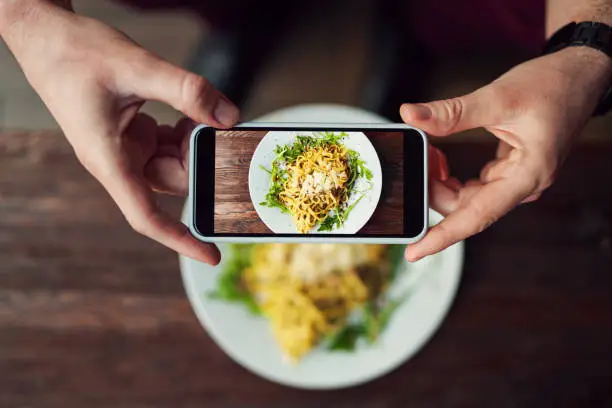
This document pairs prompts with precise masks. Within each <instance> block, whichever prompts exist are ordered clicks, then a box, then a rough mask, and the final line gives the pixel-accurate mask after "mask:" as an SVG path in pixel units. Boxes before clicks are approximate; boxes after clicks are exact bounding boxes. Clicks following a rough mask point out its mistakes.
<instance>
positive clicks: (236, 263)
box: [208, 244, 261, 314]
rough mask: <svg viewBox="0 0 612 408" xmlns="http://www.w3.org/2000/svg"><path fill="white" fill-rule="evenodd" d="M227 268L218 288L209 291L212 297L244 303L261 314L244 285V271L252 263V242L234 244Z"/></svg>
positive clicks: (221, 276) (252, 311)
mask: <svg viewBox="0 0 612 408" xmlns="http://www.w3.org/2000/svg"><path fill="white" fill-rule="evenodd" d="M230 248H231V252H232V253H231V255H230V257H229V260H228V262H227V264H226V265H225V269H224V270H223V271H222V272H221V274H220V275H219V278H218V280H217V289H216V290H215V291H212V292H209V293H208V297H209V298H211V299H219V300H225V301H228V302H234V303H243V304H244V305H245V306H246V307H247V308H248V309H249V311H250V312H251V313H253V314H260V313H261V311H260V310H259V307H258V306H257V303H256V302H255V300H254V299H253V297H252V296H251V294H250V293H249V292H248V291H247V290H246V289H245V288H244V287H243V285H242V272H243V271H244V269H245V268H247V267H249V266H250V264H251V251H252V248H253V245H252V244H234V245H232V246H231V247H230Z"/></svg>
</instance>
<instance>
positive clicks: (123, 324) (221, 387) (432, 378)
mask: <svg viewBox="0 0 612 408" xmlns="http://www.w3.org/2000/svg"><path fill="white" fill-rule="evenodd" d="M443 149H444V150H446V151H447V152H448V154H449V157H450V164H451V167H452V168H453V169H454V170H455V172H456V173H457V174H459V175H460V176H467V175H473V174H476V173H477V170H478V168H479V166H480V165H481V163H482V162H484V160H485V159H486V158H487V157H489V156H490V155H491V154H492V152H493V146H491V145H484V144H463V145H446V146H444V147H443ZM611 157H612V143H605V144H598V145H591V146H580V147H577V148H576V149H575V151H574V154H573V155H572V156H571V157H570V158H569V159H568V161H567V163H566V164H565V167H564V170H563V171H562V173H561V175H560V177H559V180H558V182H557V183H556V185H555V186H554V187H553V188H552V189H551V190H550V191H549V192H548V193H547V194H545V196H544V197H543V198H542V199H541V200H540V201H539V202H537V203H535V204H532V205H527V206H523V207H521V208H520V209H518V210H516V211H514V212H512V213H511V214H510V215H508V216H507V217H505V218H503V219H502V220H500V221H499V222H498V223H496V224H495V225H494V226H493V227H492V228H491V229H489V230H487V231H485V232H484V233H482V234H480V235H479V236H477V237H474V238H473V239H470V240H469V242H468V245H467V254H466V256H467V257H466V264H465V276H464V279H463V281H462V284H461V287H460V290H459V294H458V298H457V300H456V303H455V305H454V307H453V308H452V310H451V312H450V314H449V316H448V318H447V320H446V321H445V323H444V324H443V326H442V328H441V330H440V331H439V332H438V333H437V334H436V335H435V336H434V338H433V340H432V341H431V342H430V343H429V344H427V346H426V347H425V348H424V349H423V350H422V351H421V352H420V353H419V354H418V355H417V356H416V357H414V358H413V359H412V360H411V361H409V362H408V363H407V364H405V365H404V366H402V367H401V368H399V369H398V370H396V371H395V372H393V373H392V374H390V375H388V376H386V377H384V378H381V379H379V380H376V381H374V382H372V383H369V384H367V385H364V386H361V387H358V388H353V389H347V390H339V391H330V392H307V391H301V390H294V389H290V388H285V387H283V386H280V385H276V384H273V383H270V382H267V381H265V380H263V379H260V378H258V377H256V376H254V375H252V374H250V373H249V372H247V371H246V370H244V369H243V368H241V367H240V366H238V365H237V364H235V363H234V362H233V361H232V360H230V359H229V358H228V357H227V356H226V355H225V354H223V353H222V352H221V351H220V350H219V348H218V347H217V346H216V345H215V343H214V342H213V341H212V340H211V339H210V338H209V337H208V335H207V334H206V333H205V332H204V330H202V328H201V327H200V325H199V324H198V322H197V320H196V318H195V316H194V314H193V312H192V311H191V308H190V306H189V304H188V302H187V300H186V298H185V294H184V292H183V288H182V285H181V279H180V275H179V270H178V264H177V257H176V256H175V255H174V254H173V253H171V252H170V251H168V250H166V249H164V248H162V247H160V246H159V245H156V244H155V243H153V242H150V241H148V240H147V239H145V238H142V237H140V236H138V235H137V234H135V233H134V232H132V231H130V229H129V228H128V227H127V225H126V223H125V222H124V221H123V219H122V216H121V215H120V214H119V212H118V210H117V209H116V208H115V206H114V204H113V203H112V202H111V200H110V199H109V198H108V196H107V195H106V194H105V192H104V191H103V190H102V188H101V187H100V186H99V185H98V184H97V183H96V182H95V181H94V180H93V179H92V178H90V176H89V175H87V174H86V173H85V171H84V170H83V169H82V168H81V167H80V166H79V165H78V164H77V161H76V160H75V158H74V157H73V155H72V152H71V149H70V148H69V146H68V145H67V144H66V143H65V142H64V141H63V139H62V138H61V137H60V136H59V135H58V134H53V133H29V134H13V135H10V134H4V135H1V136H0V406H1V407H61V408H70V407H75V408H76V407H78V408H83V407H88V408H89V407H99V406H100V407H153V406H155V407H222V408H246V407H250V408H252V407H262V408H285V407H296V408H310V407H312V408H315V407H327V406H329V407H363V408H383V407H385V408H386V407H487V408H489V407H502V408H504V407H508V408H510V407H521V408H524V407H538V408H542V407H580V408H584V407H609V406H612V365H611V363H612V182H611V180H612V163H611V161H610V158H611ZM164 204H166V205H169V206H170V207H171V208H172V209H173V210H174V211H176V212H177V213H178V211H179V210H180V206H181V203H180V202H177V201H164ZM406 330H410V328H407V329H406Z"/></svg>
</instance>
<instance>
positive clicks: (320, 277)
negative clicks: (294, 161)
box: [213, 244, 403, 362]
mask: <svg viewBox="0 0 612 408" xmlns="http://www.w3.org/2000/svg"><path fill="white" fill-rule="evenodd" d="M231 248H232V250H233V255H232V256H230V257H229V259H228V261H227V264H226V266H225V269H224V271H223V273H222V274H221V275H220V276H219V282H218V289H217V291H216V292H214V293H213V296H214V297H215V298H218V299H224V300H227V301H232V302H241V303H244V304H245V305H247V306H248V307H249V308H250V309H251V311H253V312H254V313H258V314H263V315H264V316H265V317H266V318H267V319H268V320H269V322H270V326H271V329H272V333H273V335H274V338H275V339H276V342H277V343H278V345H279V346H280V348H281V349H282V350H283V352H284V355H285V356H286V357H287V359H288V360H289V361H291V362H297V361H299V360H300V359H301V358H302V357H303V356H304V355H305V354H307V353H308V352H309V351H311V350H312V349H313V348H314V347H316V346H318V345H322V346H323V347H325V348H327V349H329V350H346V351H350V350H353V349H354V348H355V346H356V343H357V340H358V339H359V338H362V339H365V340H366V341H367V342H369V343H372V342H374V341H375V340H376V339H377V338H378V336H379V334H380V333H381V332H382V331H383V330H384V329H385V326H386V324H387V322H388V321H389V319H390V316H391V314H392V313H393V311H394V310H395V308H396V307H397V306H398V305H399V303H400V301H399V300H397V299H389V298H388V297H387V290H386V289H387V287H388V286H389V284H390V283H391V282H393V279H394V276H395V271H396V270H397V266H398V265H399V262H401V260H402V259H403V247H402V246H388V245H365V244H259V245H248V244H235V245H233V246H232V247H231Z"/></svg>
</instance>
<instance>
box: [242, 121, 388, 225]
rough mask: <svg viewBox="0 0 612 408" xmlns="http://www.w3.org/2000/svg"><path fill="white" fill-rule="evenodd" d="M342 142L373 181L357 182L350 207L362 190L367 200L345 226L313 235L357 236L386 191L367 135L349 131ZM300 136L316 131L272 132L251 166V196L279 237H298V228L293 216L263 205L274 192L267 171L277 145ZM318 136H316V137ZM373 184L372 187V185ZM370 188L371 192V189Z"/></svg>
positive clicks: (262, 141)
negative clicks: (357, 154)
mask: <svg viewBox="0 0 612 408" xmlns="http://www.w3.org/2000/svg"><path fill="white" fill-rule="evenodd" d="M345 133H346V135H347V136H346V137H344V138H343V139H342V140H341V142H340V143H342V144H344V145H345V146H346V147H347V148H349V149H352V150H355V151H356V152H358V153H359V156H360V159H361V160H363V161H365V165H366V167H367V168H368V169H370V171H371V172H372V176H373V177H372V179H371V180H370V181H367V180H366V179H365V178H364V177H360V178H359V179H357V181H356V183H355V187H354V191H355V193H353V194H351V197H350V198H349V200H348V202H347V205H351V204H353V202H355V201H356V200H357V199H358V198H359V197H360V194H359V193H358V192H359V191H366V192H365V195H364V196H363V198H361V199H360V200H359V202H358V203H357V204H356V205H355V207H353V209H352V210H351V212H350V214H349V215H348V217H347V219H346V220H345V221H344V224H343V225H342V226H341V227H339V228H334V229H333V230H332V231H325V232H318V231H317V228H318V226H315V227H314V228H313V229H312V231H311V233H313V232H316V233H318V234H355V233H357V232H358V231H359V230H360V229H361V228H363V226H364V225H365V224H366V223H367V222H368V220H369V219H370V218H371V217H372V214H374V211H375V210H376V206H377V205H378V200H379V199H380V194H381V191H382V183H383V179H382V169H381V166H380V160H379V158H378V154H377V153H376V149H374V146H373V145H372V143H371V142H370V140H369V139H368V138H367V136H366V135H365V134H363V132H345ZM297 135H306V136H312V135H313V132H308V131H270V132H268V133H267V134H266V135H265V136H264V137H263V138H262V139H261V141H260V142H259V145H257V148H256V149H255V152H254V153H253V157H252V159H251V163H250V165H249V194H250V196H251V201H252V202H253V206H254V207H255V211H257V215H258V216H259V218H260V219H261V220H262V221H263V223H264V224H265V225H266V226H267V227H268V228H269V229H270V230H272V232H274V233H275V234H297V233H298V231H297V228H296V226H295V224H294V223H293V220H292V218H291V215H290V214H287V213H283V212H282V211H281V210H280V209H278V208H270V207H266V206H263V205H261V204H260V203H261V202H263V201H265V200H266V194H268V191H269V190H270V185H271V184H270V183H271V180H270V174H269V173H268V172H266V171H265V170H263V169H262V168H261V167H264V168H266V169H268V170H270V169H271V167H272V161H273V160H274V158H275V157H276V154H275V153H274V150H275V149H276V147H277V146H281V145H287V144H292V143H294V142H295V141H296V136H297ZM315 136H316V135H315ZM370 183H371V187H369V186H370ZM368 187H369V189H368Z"/></svg>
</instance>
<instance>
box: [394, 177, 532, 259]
mask: <svg viewBox="0 0 612 408" xmlns="http://www.w3.org/2000/svg"><path fill="white" fill-rule="evenodd" d="M471 188H472V189H473V190H474V191H475V193H474V194H473V195H471V197H466V198H465V199H464V198H463V197H461V203H460V205H459V207H458V208H457V209H456V210H454V211H453V212H451V213H450V214H449V215H448V216H447V217H446V218H445V219H444V220H442V222H440V223H439V224H438V225H436V226H434V227H433V228H432V229H431V230H430V231H429V232H428V233H427V235H426V236H425V237H424V238H423V239H422V240H421V241H419V242H417V243H416V244H412V245H409V246H408V247H407V248H406V252H405V255H406V259H408V260H409V261H416V260H419V259H421V258H423V257H425V256H427V255H432V254H435V253H437V252H440V251H442V250H443V249H445V248H447V247H449V246H451V245H453V244H455V243H457V242H459V241H462V240H464V239H466V238H467V237H469V236H472V235H474V234H477V233H479V232H481V231H483V230H484V229H486V228H487V227H488V226H489V225H491V224H492V223H493V222H495V221H496V220H497V219H499V218H500V217H501V216H503V215H504V214H506V213H507V212H508V211H510V210H511V209H512V208H514V207H516V205H517V204H519V203H520V202H521V201H523V199H525V198H526V197H527V195H529V188H528V186H527V185H526V184H524V183H523V182H522V180H517V179H503V180H498V181H496V182H493V183H489V184H485V185H482V186H479V187H478V186H475V185H473V186H472V187H471ZM466 189H467V187H466Z"/></svg>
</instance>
